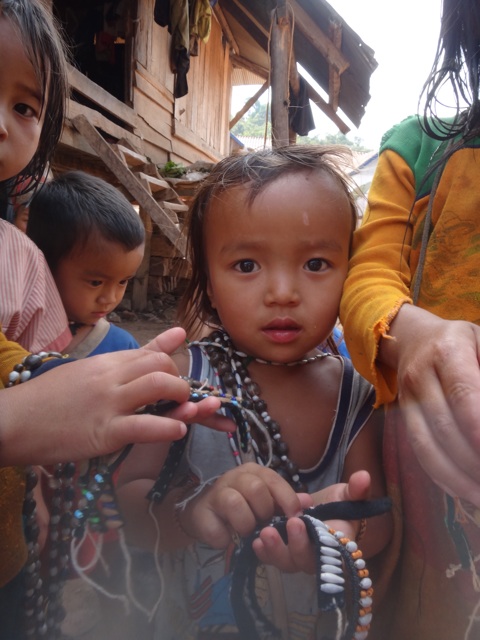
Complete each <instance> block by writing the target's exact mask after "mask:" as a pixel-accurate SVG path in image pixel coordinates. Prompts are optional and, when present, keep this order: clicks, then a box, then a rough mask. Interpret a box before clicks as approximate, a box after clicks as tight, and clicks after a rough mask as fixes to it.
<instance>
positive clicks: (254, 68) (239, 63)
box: [230, 54, 268, 79]
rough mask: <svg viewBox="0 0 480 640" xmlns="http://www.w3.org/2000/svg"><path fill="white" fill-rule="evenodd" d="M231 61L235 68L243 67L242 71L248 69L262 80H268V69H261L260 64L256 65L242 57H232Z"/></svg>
mask: <svg viewBox="0 0 480 640" xmlns="http://www.w3.org/2000/svg"><path fill="white" fill-rule="evenodd" d="M230 60H231V62H232V65H233V66H234V67H241V68H242V69H247V70H248V71H251V72H252V73H255V74H256V75H257V76H259V77H260V78H264V79H267V78H268V69H265V67H261V66H260V65H258V64H255V63H254V62H252V61H251V60H247V58H242V56H237V55H234V54H232V55H230Z"/></svg>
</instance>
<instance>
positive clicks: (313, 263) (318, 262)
mask: <svg viewBox="0 0 480 640" xmlns="http://www.w3.org/2000/svg"><path fill="white" fill-rule="evenodd" d="M327 266H328V264H327V263H326V261H325V260H323V259H322V258H312V259H311V260H308V262H306V263H305V269H306V270H307V271H324V270H325V269H326V268H327Z"/></svg>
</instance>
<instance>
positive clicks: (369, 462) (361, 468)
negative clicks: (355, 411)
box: [253, 411, 392, 573]
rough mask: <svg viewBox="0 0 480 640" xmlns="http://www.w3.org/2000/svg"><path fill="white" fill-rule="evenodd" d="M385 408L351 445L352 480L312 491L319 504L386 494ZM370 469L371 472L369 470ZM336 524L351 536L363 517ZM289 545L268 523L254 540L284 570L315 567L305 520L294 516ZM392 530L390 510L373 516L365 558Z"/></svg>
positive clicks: (262, 556)
mask: <svg viewBox="0 0 480 640" xmlns="http://www.w3.org/2000/svg"><path fill="white" fill-rule="evenodd" d="M382 428H383V414H382V412H379V411H377V412H374V414H372V416H371V418H370V419H369V421H368V423H367V424H366V425H365V427H364V428H363V429H362V431H361V432H360V434H359V435H358V437H357V439H356V440H355V442H354V443H353V445H352V446H351V448H350V451H349V453H348V455H347V458H346V460H345V466H344V473H343V478H344V479H348V483H339V484H335V485H332V486H331V487H327V488H326V489H323V490H322V491H318V492H317V493H315V494H313V495H312V498H313V499H314V502H315V505H317V504H321V503H326V502H332V501H338V500H367V499H370V498H378V497H382V496H384V495H385V494H386V489H385V483H384V479H383V472H382V464H381V460H382V458H381V441H382ZM367 471H368V473H367ZM328 524H329V525H330V526H332V528H334V529H336V530H341V531H343V532H344V533H345V535H346V536H347V537H349V538H351V539H353V540H354V539H355V538H356V536H357V535H358V533H359V530H360V525H361V523H360V522H359V521H330V522H328ZM287 534H288V541H289V543H288V545H285V544H284V543H283V541H282V539H281V538H280V535H279V533H278V532H277V531H276V530H275V529H272V528H271V527H267V528H265V529H263V530H262V531H261V533H260V536H259V538H258V539H257V540H255V541H254V543H253V548H254V550H255V552H256V554H257V556H258V558H259V560H260V561H261V562H263V563H265V564H273V565H275V566H277V567H278V568H279V569H281V570H283V571H290V572H295V571H305V572H308V573H312V572H314V571H315V560H314V554H313V549H312V545H311V544H310V541H309V538H308V536H307V532H306V529H305V525H304V523H303V522H302V521H301V520H299V519H297V518H291V519H290V520H289V521H288V522H287ZM391 534H392V517H391V514H390V513H387V514H384V515H382V516H376V517H373V518H369V519H368V520H367V521H366V530H365V533H364V534H363V535H362V538H361V540H360V541H359V546H360V548H361V550H362V553H363V555H364V557H365V558H369V557H372V556H374V555H376V554H378V553H379V552H380V551H381V550H382V549H383V548H384V547H385V546H386V545H387V543H388V542H389V540H390V537H391Z"/></svg>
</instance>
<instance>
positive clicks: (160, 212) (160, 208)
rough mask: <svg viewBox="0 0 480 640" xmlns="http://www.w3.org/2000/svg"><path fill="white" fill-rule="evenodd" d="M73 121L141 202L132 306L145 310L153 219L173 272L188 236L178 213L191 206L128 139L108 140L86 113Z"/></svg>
mask: <svg viewBox="0 0 480 640" xmlns="http://www.w3.org/2000/svg"><path fill="white" fill-rule="evenodd" d="M72 123H73V125H74V126H75V128H76V129H77V131H78V132H79V133H80V134H81V135H82V136H83V137H84V138H85V140H86V141H87V142H88V144H89V145H90V147H91V148H92V149H93V150H94V151H95V152H96V154H97V155H98V157H99V158H100V159H101V160H102V161H103V162H104V164H105V165H106V166H107V167H108V169H109V170H110V171H111V172H112V173H113V174H114V176H115V177H116V179H117V180H118V182H119V183H120V184H121V185H122V186H123V187H124V189H125V190H126V191H127V192H128V193H129V194H130V195H131V197H132V198H133V200H134V202H136V203H137V204H138V206H139V210H140V216H141V218H142V221H143V223H144V226H145V254H144V258H143V261H142V264H141V265H140V268H139V269H138V272H137V274H136V276H135V278H134V281H133V291H132V308H133V309H136V310H142V309H144V308H145V307H146V304H147V291H148V276H149V270H150V259H151V250H150V248H151V239H152V234H153V226H152V223H154V224H156V225H157V227H158V228H159V230H160V232H161V234H162V235H163V236H165V237H166V238H167V239H168V241H169V242H168V243H167V244H168V246H167V247H166V251H165V253H166V254H167V255H166V256H165V258H164V259H163V260H164V265H163V267H164V268H163V271H164V275H165V276H174V275H176V274H175V273H174V272H175V266H176V258H185V253H186V239H185V235H184V232H183V229H182V224H181V220H179V215H180V218H183V214H185V212H186V211H188V206H187V205H186V204H185V203H184V202H183V201H182V199H181V198H180V197H179V196H178V194H177V193H176V191H175V189H173V188H172V187H171V185H170V184H169V183H168V182H167V181H165V180H163V179H162V178H161V176H160V175H159V173H158V170H157V168H156V166H155V165H154V164H153V163H152V162H150V161H149V160H148V159H147V158H146V157H145V156H143V155H141V154H140V153H138V152H137V151H135V150H134V149H132V148H131V146H130V145H128V143H123V144H120V143H119V144H110V143H108V142H107V141H106V140H105V139H104V138H103V137H102V136H101V134H100V133H99V132H98V131H97V130H96V129H95V127H94V126H93V125H92V124H91V123H90V122H89V121H88V119H87V118H86V116H85V115H83V114H82V115H78V116H76V117H75V118H73V120H72ZM127 145H128V146H127Z"/></svg>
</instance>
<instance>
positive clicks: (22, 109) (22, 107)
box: [15, 102, 37, 118]
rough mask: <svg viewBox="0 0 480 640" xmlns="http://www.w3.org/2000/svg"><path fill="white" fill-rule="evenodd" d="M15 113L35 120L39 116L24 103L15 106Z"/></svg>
mask: <svg viewBox="0 0 480 640" xmlns="http://www.w3.org/2000/svg"><path fill="white" fill-rule="evenodd" d="M15 111H16V112H17V113H19V114H20V115H21V116H25V117H26V118H34V117H36V116H37V112H36V111H35V109H33V108H32V107H30V106H28V104H24V103H23V102H19V103H18V104H16V105H15Z"/></svg>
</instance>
